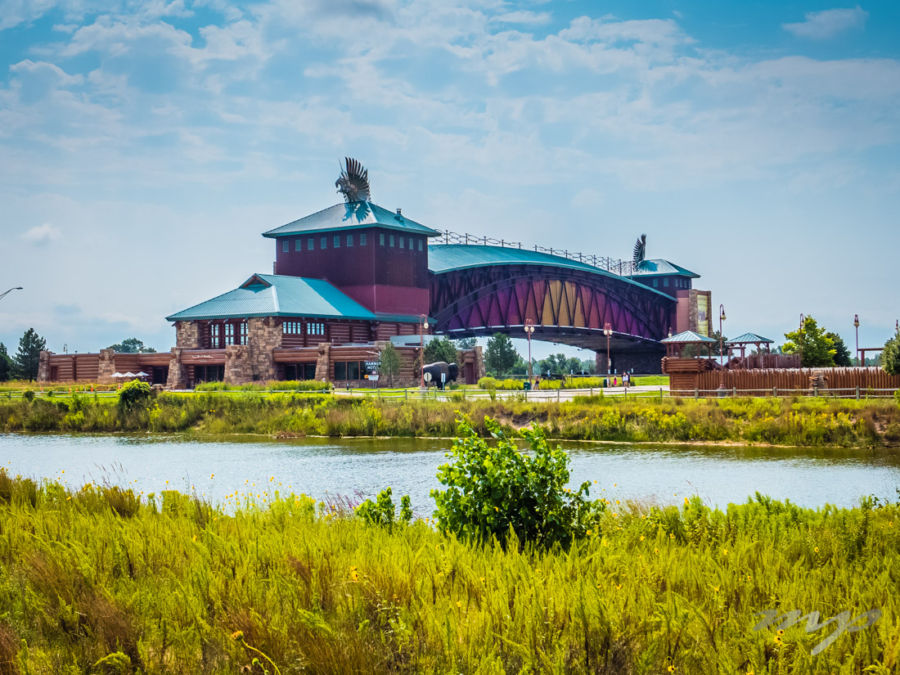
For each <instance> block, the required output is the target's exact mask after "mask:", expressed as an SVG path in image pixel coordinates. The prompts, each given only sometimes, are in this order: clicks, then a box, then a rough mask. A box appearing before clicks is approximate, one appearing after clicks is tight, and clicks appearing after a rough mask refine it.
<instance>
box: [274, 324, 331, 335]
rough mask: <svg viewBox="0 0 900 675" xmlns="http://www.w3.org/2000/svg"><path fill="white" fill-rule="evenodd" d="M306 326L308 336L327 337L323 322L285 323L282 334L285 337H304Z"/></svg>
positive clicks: (282, 326) (282, 325)
mask: <svg viewBox="0 0 900 675" xmlns="http://www.w3.org/2000/svg"><path fill="white" fill-rule="evenodd" d="M304 326H305V327H306V334H307V335H325V324H324V323H322V322H321V321H284V322H282V324H281V332H282V333H284V334H285V335H303V328H304Z"/></svg>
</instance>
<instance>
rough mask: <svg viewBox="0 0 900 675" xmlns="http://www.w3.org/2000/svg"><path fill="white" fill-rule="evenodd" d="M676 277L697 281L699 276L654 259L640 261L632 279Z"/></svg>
mask: <svg viewBox="0 0 900 675" xmlns="http://www.w3.org/2000/svg"><path fill="white" fill-rule="evenodd" d="M670 275H677V276H682V277H690V278H691V279H699V278H700V275H699V274H697V273H696V272H691V271H690V270H689V269H685V268H684V267H682V266H681V265H676V264H675V263H673V262H669V261H668V260H663V259H662V258H654V259H652V260H642V261H641V262H640V263H639V264H638V266H637V268H635V270H634V274H632V275H631V276H632V277H660V276H670Z"/></svg>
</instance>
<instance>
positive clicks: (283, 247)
mask: <svg viewBox="0 0 900 675" xmlns="http://www.w3.org/2000/svg"><path fill="white" fill-rule="evenodd" d="M290 246H291V242H289V241H288V240H287V239H282V240H281V252H282V253H287V252H288V250H289V249H290Z"/></svg>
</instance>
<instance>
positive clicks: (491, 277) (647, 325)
mask: <svg viewBox="0 0 900 675" xmlns="http://www.w3.org/2000/svg"><path fill="white" fill-rule="evenodd" d="M674 312H675V300H674V298H672V299H670V298H666V297H663V296H661V295H660V294H658V293H654V292H653V291H651V290H649V289H647V290H643V289H642V288H640V287H639V286H636V285H634V284H631V283H628V282H627V281H624V280H619V279H616V278H609V277H602V276H598V275H593V274H589V273H583V272H573V271H568V270H560V269H555V268H551V267H542V266H505V267H500V266H495V267H484V268H475V269H466V270H454V271H452V272H446V273H443V274H435V275H433V276H432V279H431V315H432V316H433V317H435V319H436V320H437V326H436V329H437V331H438V332H443V333H448V334H452V335H459V336H463V335H488V334H492V333H495V332H508V333H510V334H513V335H516V336H521V330H522V326H523V325H524V324H525V323H526V322H527V321H532V322H534V324H535V328H536V330H535V335H534V337H535V338H536V339H542V340H551V341H555V342H561V343H564V344H571V345H573V346H578V347H585V348H594V349H599V348H600V347H601V346H602V345H605V336H604V335H603V327H604V325H605V324H606V323H609V324H610V326H611V327H612V330H613V332H614V333H615V340H616V342H617V343H618V344H619V346H620V348H626V347H627V346H628V345H629V344H630V345H632V348H641V347H644V348H646V347H649V346H651V345H652V346H656V343H657V342H658V341H659V340H661V339H662V338H664V337H665V336H666V334H667V332H668V330H669V328H670V327H671V325H672V321H673V319H674Z"/></svg>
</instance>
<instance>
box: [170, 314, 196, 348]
mask: <svg viewBox="0 0 900 675" xmlns="http://www.w3.org/2000/svg"><path fill="white" fill-rule="evenodd" d="M175 346H176V347H180V348H181V349H200V322H199V321H176V322H175Z"/></svg>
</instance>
